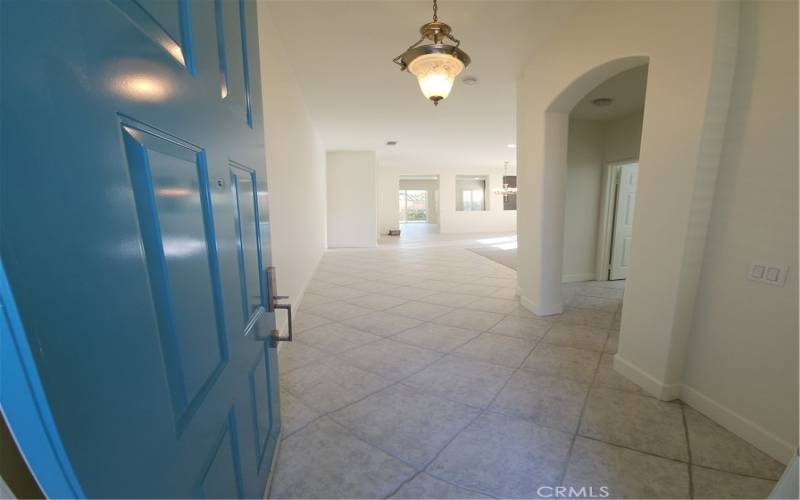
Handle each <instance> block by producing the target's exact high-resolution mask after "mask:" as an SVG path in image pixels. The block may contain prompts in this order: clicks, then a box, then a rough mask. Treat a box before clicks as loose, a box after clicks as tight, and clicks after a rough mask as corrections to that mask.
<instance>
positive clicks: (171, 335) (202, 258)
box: [122, 120, 228, 428]
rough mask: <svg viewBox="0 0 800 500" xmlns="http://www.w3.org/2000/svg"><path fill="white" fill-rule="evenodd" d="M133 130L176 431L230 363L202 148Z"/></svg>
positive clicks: (129, 131)
mask: <svg viewBox="0 0 800 500" xmlns="http://www.w3.org/2000/svg"><path fill="white" fill-rule="evenodd" d="M126 121H127V122H128V123H131V121H130V120H126ZM137 126H138V128H134V125H132V124H124V125H122V133H123V138H124V141H125V149H126V153H127V158H128V168H129V169H130V176H131V181H132V189H133V192H134V197H135V199H136V212H137V215H138V219H139V227H140V230H141V233H142V235H141V236H142V241H143V244H144V249H145V256H146V261H147V268H148V275H149V276H150V287H151V290H152V292H151V293H152V301H153V304H154V307H155V311H156V316H157V318H158V324H159V336H160V339H161V345H162V348H163V351H164V366H165V369H166V372H167V373H166V374H167V379H168V380H169V382H170V389H171V391H170V392H171V395H172V402H173V408H174V409H175V415H176V420H177V421H179V422H181V423H180V425H179V428H181V427H182V425H183V420H184V419H185V418H188V416H189V415H186V414H185V413H186V410H187V407H189V406H193V407H196V406H197V405H199V404H201V401H199V400H198V398H201V397H202V395H203V394H205V392H207V390H208V388H209V387H210V384H212V383H213V382H214V380H215V379H216V378H217V377H218V375H219V373H220V371H221V370H222V368H223V366H224V364H225V363H226V362H227V361H228V341H227V337H226V332H225V320H224V312H223V305H222V290H221V289H220V279H219V266H218V259H217V254H216V236H215V234H214V218H213V214H212V207H211V201H210V196H209V186H208V173H207V169H206V165H205V154H204V152H203V151H202V150H201V149H200V148H197V147H196V146H192V145H190V144H188V143H186V142H184V141H182V140H180V139H178V138H175V137H166V136H165V135H164V134H163V133H157V132H148V130H152V129H151V128H150V127H147V126H145V125H143V124H138V125H137ZM156 134H158V135H156ZM159 135H160V136H161V137H159Z"/></svg>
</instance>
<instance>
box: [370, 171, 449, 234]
mask: <svg viewBox="0 0 800 500" xmlns="http://www.w3.org/2000/svg"><path fill="white" fill-rule="evenodd" d="M376 185H377V184H376ZM398 189H417V190H421V191H425V192H426V193H428V194H427V197H428V223H429V224H438V223H439V181H438V180H433V179H400V183H399V185H398ZM398 201H399V200H398ZM398 208H399V207H398ZM387 232H388V231H387Z"/></svg>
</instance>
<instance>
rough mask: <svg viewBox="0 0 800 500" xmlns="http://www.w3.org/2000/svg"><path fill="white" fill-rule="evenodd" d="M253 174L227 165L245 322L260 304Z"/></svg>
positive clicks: (245, 169) (256, 199)
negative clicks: (228, 167) (231, 193)
mask: <svg viewBox="0 0 800 500" xmlns="http://www.w3.org/2000/svg"><path fill="white" fill-rule="evenodd" d="M255 175H256V174H255V171H253V170H251V169H249V168H247V167H245V166H243V165H239V164H236V163H235V162H230V179H231V189H232V192H233V202H234V214H235V221H234V224H235V225H236V236H237V238H238V247H239V262H240V264H239V268H240V270H239V273H240V276H241V289H242V309H243V312H244V320H245V322H246V323H247V322H249V321H250V318H251V317H252V315H253V314H255V313H256V312H257V311H258V309H259V308H260V307H261V305H262V304H263V299H262V294H261V292H262V289H263V283H262V277H261V271H260V270H261V250H260V248H261V245H260V242H259V232H258V223H259V222H258V193H256V191H255V186H256V184H255Z"/></svg>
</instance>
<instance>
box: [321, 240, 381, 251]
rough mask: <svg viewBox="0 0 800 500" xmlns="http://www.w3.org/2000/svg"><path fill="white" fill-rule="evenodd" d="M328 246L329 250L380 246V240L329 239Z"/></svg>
mask: <svg viewBox="0 0 800 500" xmlns="http://www.w3.org/2000/svg"><path fill="white" fill-rule="evenodd" d="M327 248H328V249H329V250H336V249H338V248H378V241H377V240H375V241H366V242H365V241H334V242H330V241H329V242H328V246H327Z"/></svg>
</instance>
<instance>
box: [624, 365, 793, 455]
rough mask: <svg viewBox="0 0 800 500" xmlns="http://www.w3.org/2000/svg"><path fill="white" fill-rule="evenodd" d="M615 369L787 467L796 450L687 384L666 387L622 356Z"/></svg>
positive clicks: (663, 399)
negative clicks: (694, 411)
mask: <svg viewBox="0 0 800 500" xmlns="http://www.w3.org/2000/svg"><path fill="white" fill-rule="evenodd" d="M614 369H615V370H616V371H617V372H619V373H620V374H622V375H624V376H625V377H627V378H628V379H630V380H631V381H632V382H634V383H636V384H637V385H639V386H640V387H642V388H643V389H644V390H645V391H647V392H649V393H650V394H652V395H653V396H655V397H657V398H658V399H661V400H662V401H671V400H673V399H681V400H682V401H683V402H684V403H686V404H688V405H689V406H691V407H692V408H695V409H696V410H697V411H699V412H700V413H702V414H703V415H705V416H707V417H708V418H710V419H711V420H713V421H714V422H716V423H718V424H719V425H721V426H723V427H725V428H726V429H728V430H729V431H731V432H732V433H734V434H736V435H737V436H739V437H740V438H742V439H744V440H745V441H747V442H748V443H750V444H752V445H753V446H755V447H756V448H758V449H759V450H761V451H763V452H764V453H766V454H767V455H769V456H771V457H772V458H774V459H775V460H778V461H779V462H781V463H784V464H785V463H788V461H789V460H790V459H791V458H792V456H793V454H794V453H795V450H796V449H797V445H796V444H792V443H790V442H788V441H786V440H784V439H781V438H780V437H778V436H776V435H775V434H773V433H772V432H770V431H768V430H767V429H765V428H763V427H762V426H760V425H758V424H757V423H755V422H753V421H752V420H750V419H748V418H746V417H744V416H742V415H740V414H738V413H736V412H735V411H734V410H732V409H730V408H728V407H727V406H725V405H723V404H721V403H719V402H717V401H715V400H713V399H712V398H710V397H708V396H706V395H705V394H703V393H701V392H699V391H698V390H697V389H695V388H693V387H690V386H688V385H685V384H665V383H663V382H662V381H661V380H659V379H657V378H656V377H653V376H652V375H650V374H649V373H647V372H645V371H644V370H642V369H641V368H639V367H638V366H636V365H634V364H633V363H631V362H630V361H628V360H626V359H625V358H623V357H621V356H620V355H619V354H617V355H615V356H614Z"/></svg>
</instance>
